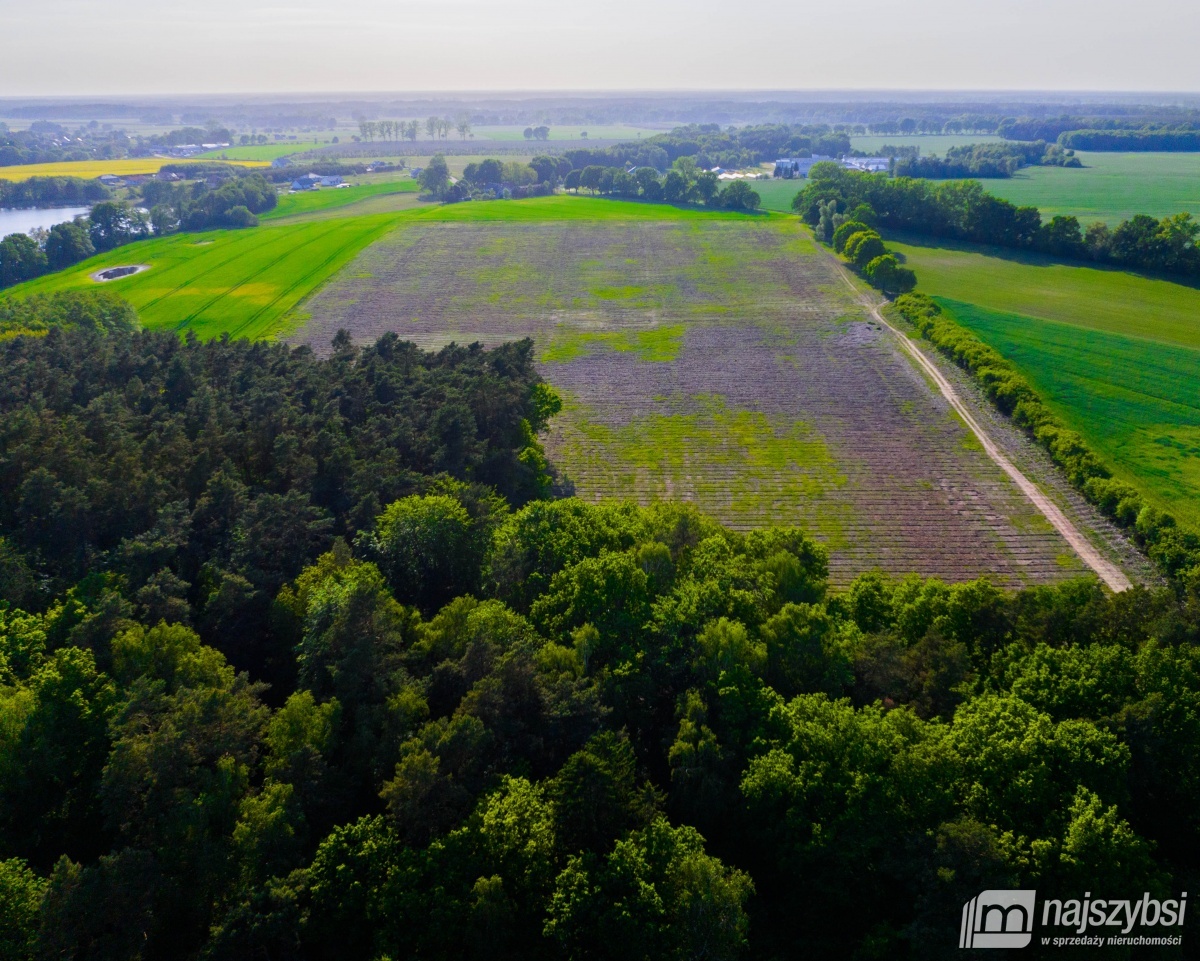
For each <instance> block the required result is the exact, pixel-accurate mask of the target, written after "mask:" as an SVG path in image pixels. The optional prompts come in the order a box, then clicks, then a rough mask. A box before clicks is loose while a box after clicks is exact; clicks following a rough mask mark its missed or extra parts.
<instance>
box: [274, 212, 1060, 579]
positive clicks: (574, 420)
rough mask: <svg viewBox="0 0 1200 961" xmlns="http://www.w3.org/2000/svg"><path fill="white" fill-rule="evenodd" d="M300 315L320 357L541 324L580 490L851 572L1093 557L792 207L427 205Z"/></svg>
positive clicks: (561, 449) (966, 568)
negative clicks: (679, 515) (384, 342)
mask: <svg viewBox="0 0 1200 961" xmlns="http://www.w3.org/2000/svg"><path fill="white" fill-rule="evenodd" d="M529 203H530V204H532V203H533V202H529ZM304 310H305V312H306V313H308V314H310V315H311V319H310V320H309V322H308V324H307V326H306V327H305V328H304V330H303V331H302V332H301V334H300V335H298V337H297V338H296V339H298V340H302V341H306V342H309V343H312V344H313V345H314V347H316V348H318V349H324V348H326V347H327V346H328V344H329V341H330V339H331V338H332V336H333V334H334V333H335V332H336V331H337V330H338V328H341V327H345V328H347V329H349V330H350V331H351V332H352V333H353V334H354V335H355V336H356V337H357V338H359V339H370V338H374V337H377V336H378V335H379V334H381V333H383V332H385V331H388V330H394V331H396V332H398V333H399V334H400V335H401V336H402V337H404V338H406V339H411V340H414V341H416V342H417V343H419V344H422V345H423V346H427V347H437V346H440V345H442V344H445V343H447V342H449V341H452V340H455V341H458V342H469V341H474V340H479V341H483V342H485V343H497V342H500V341H503V340H505V339H509V338H515V337H524V336H530V337H533V338H534V340H535V342H536V343H537V345H538V349H539V356H540V359H541V363H542V366H543V370H544V373H545V375H546V377H547V378H548V379H549V380H550V381H551V383H553V384H554V385H555V386H556V387H557V388H558V389H559V391H560V392H561V393H562V394H563V396H564V398H565V399H566V401H567V406H566V410H565V411H564V413H563V414H562V415H561V416H560V417H559V418H557V422H556V425H555V428H554V431H553V433H552V435H551V436H550V438H549V440H548V443H547V448H548V450H549V452H550V454H551V456H552V457H553V459H554V461H555V463H556V464H557V465H558V467H559V468H560V470H561V471H562V472H563V474H564V476H565V479H566V481H567V482H568V483H571V484H573V485H574V488H575V491H576V493H578V494H579V495H580V496H583V497H587V498H599V497H632V498H635V499H637V500H640V501H646V500H649V499H651V498H655V497H679V498H685V499H690V500H694V501H696V502H697V503H698V504H700V506H702V507H703V508H704V509H705V510H706V511H708V512H710V513H712V514H713V515H715V516H716V517H718V518H720V519H722V520H723V521H725V522H727V523H729V524H731V525H733V526H735V527H739V528H750V527H753V526H757V525H762V524H766V523H771V522H773V523H791V524H796V525H799V526H801V527H804V528H806V529H808V530H811V531H812V532H814V533H815V534H817V535H818V536H819V537H820V538H821V539H823V540H824V541H825V542H826V543H827V544H828V545H829V546H830V548H831V549H832V564H833V568H834V570H833V576H834V580H835V581H836V582H842V583H844V582H845V581H846V580H848V579H849V578H850V577H852V576H853V575H854V574H855V573H857V572H859V571H862V570H866V569H869V568H873V567H881V568H883V569H885V570H888V571H892V572H896V573H907V572H910V571H916V572H919V573H922V574H926V575H938V576H941V577H945V578H948V579H953V580H959V579H964V578H970V577H976V576H980V575H983V574H991V575H994V576H995V578H996V580H997V581H998V582H1000V583H1006V584H1011V585H1017V584H1021V583H1029V582H1040V581H1048V580H1054V579H1058V578H1061V577H1064V576H1067V575H1070V574H1077V573H1080V572H1081V571H1082V565H1081V563H1080V562H1079V560H1078V559H1077V558H1076V557H1075V555H1074V554H1072V553H1071V552H1070V549H1069V548H1068V547H1067V545H1066V544H1065V543H1064V542H1063V541H1062V540H1061V539H1060V538H1059V536H1058V535H1057V534H1056V533H1055V532H1054V531H1053V530H1052V529H1051V528H1050V526H1049V524H1048V523H1047V522H1046V521H1045V519H1044V518H1043V517H1042V516H1041V515H1040V514H1039V513H1037V511H1036V510H1035V509H1034V508H1033V506H1032V505H1031V504H1030V503H1029V501H1028V500H1026V499H1025V497H1024V496H1023V495H1021V494H1020V492H1019V491H1017V490H1016V488H1015V487H1014V486H1013V485H1012V484H1011V482H1010V481H1009V480H1008V479H1007V477H1005V476H1004V475H1003V474H1002V472H1001V471H1000V469H999V468H998V467H996V465H995V464H993V463H992V462H991V461H990V460H989V459H988V458H987V456H986V455H985V454H984V453H983V451H982V450H981V449H980V448H979V445H978V443H977V442H976V441H975V440H974V437H973V435H971V434H970V433H969V432H968V431H967V429H966V428H965V427H964V425H963V424H962V422H961V421H959V420H958V419H957V418H956V416H955V415H954V414H953V412H952V411H951V410H950V409H949V408H948V406H947V405H946V403H945V401H944V400H943V399H942V398H941V397H940V396H939V395H938V394H937V393H936V391H934V390H933V389H931V387H930V385H929V384H928V383H927V382H926V381H925V380H924V379H923V378H922V375H921V374H919V373H918V372H917V371H916V369H915V368H914V367H913V366H912V364H911V363H910V361H908V360H906V359H905V358H904V357H902V356H901V354H900V352H899V351H898V349H897V346H896V344H895V342H894V340H893V339H890V335H888V334H887V333H886V332H885V331H882V330H881V329H880V328H879V326H878V325H877V324H876V323H875V322H874V321H873V320H871V318H870V317H869V315H868V314H867V313H866V312H865V310H864V308H863V307H862V306H861V305H860V304H859V303H857V302H856V301H855V300H854V298H853V297H852V295H851V294H850V293H849V292H848V291H847V290H846V288H845V287H844V285H843V284H842V283H841V281H840V280H839V279H838V277H837V276H836V274H835V273H834V269H833V267H832V266H831V265H830V264H829V262H828V261H827V260H826V258H825V257H824V256H823V255H821V254H820V252H819V251H818V250H817V249H816V247H815V246H814V244H813V242H812V240H811V239H810V238H809V237H808V235H807V234H805V233H804V232H803V231H802V229H801V228H800V227H798V226H797V225H796V224H795V222H794V221H793V220H791V219H789V218H783V217H775V216H757V217H745V216H743V217H736V216H730V215H725V214H711V215H710V214H704V215H699V214H696V213H694V212H686V213H684V212H676V211H673V210H672V209H671V208H666V207H649V206H646V205H636V204H618V203H615V202H611V201H595V202H592V201H587V200H577V199H574V198H552V199H549V200H546V201H540V202H537V204H536V206H527V205H526V204H524V203H521V204H517V203H512V204H490V205H483V204H475V205H462V206H461V207H458V208H440V209H438V210H437V211H423V212H421V214H420V215H414V216H412V217H411V218H405V219H403V220H402V222H401V226H400V227H398V228H397V229H396V230H394V231H393V232H391V233H390V234H388V235H387V236H385V237H384V238H382V239H381V240H379V241H377V242H376V243H374V244H372V245H371V246H370V247H368V248H366V249H365V250H364V251H363V252H362V253H360V254H359V255H358V257H357V258H356V259H355V260H354V261H352V262H351V263H350V264H349V265H348V266H347V267H346V268H345V269H344V270H342V271H341V272H340V273H339V274H338V275H337V276H335V277H334V278H333V279H332V280H331V281H330V283H328V284H327V285H326V286H325V287H324V288H323V289H322V290H321V291H320V292H319V293H318V294H317V295H316V296H314V297H313V298H312V299H311V300H309V301H308V303H307V304H305V306H304Z"/></svg>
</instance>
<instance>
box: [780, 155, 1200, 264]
mask: <svg viewBox="0 0 1200 961" xmlns="http://www.w3.org/2000/svg"><path fill="white" fill-rule="evenodd" d="M830 202H832V203H833V204H834V206H835V208H836V209H837V210H838V211H839V212H842V213H846V212H848V211H852V210H854V209H855V208H857V207H859V206H864V207H867V208H869V209H870V210H871V211H872V213H873V215H874V216H875V217H876V218H877V225H878V227H879V228H880V229H890V230H905V231H911V232H913V233H918V234H925V235H929V236H933V237H948V238H953V239H955V240H966V241H970V242H972V243H979V244H991V245H995V246H998V247H1008V248H1013V249H1016V250H1031V251H1038V252H1042V253H1047V254H1050V255H1052V256H1056V257H1069V258H1075V259H1088V260H1093V261H1096V262H1099V263H1107V264H1113V265H1116V266H1121V267H1127V268H1133V269H1136V270H1145V271H1150V272H1154V273H1163V274H1174V275H1182V276H1188V277H1194V276H1198V275H1200V250H1198V249H1197V247H1196V244H1195V240H1196V237H1197V235H1200V224H1198V223H1197V222H1196V221H1195V220H1193V219H1192V217H1191V215H1190V214H1186V213H1184V214H1176V215H1174V216H1172V217H1163V218H1161V219H1155V218H1154V217H1150V216H1147V215H1146V214H1138V215H1136V216H1134V217H1131V218H1130V219H1128V220H1125V221H1122V223H1121V224H1119V225H1118V226H1117V227H1116V228H1109V227H1108V226H1107V225H1106V224H1104V223H1100V222H1097V223H1093V224H1090V225H1089V226H1088V228H1087V230H1086V231H1085V230H1083V229H1082V228H1081V227H1080V224H1079V220H1078V218H1076V217H1074V216H1069V215H1066V216H1064V215H1056V216H1055V217H1053V218H1051V220H1050V221H1049V222H1046V223H1043V222H1042V216H1041V213H1040V211H1039V210H1038V209H1037V208H1036V207H1017V206H1016V205H1014V204H1012V203H1009V202H1008V201H1006V200H1001V199H1000V198H998V197H995V196H993V195H992V194H989V193H987V192H986V191H985V190H984V188H983V185H982V184H980V183H979V182H978V181H974V180H966V181H953V182H949V183H943V184H936V183H930V182H929V181H927V180H921V179H914V178H909V177H898V178H891V177H889V176H888V175H886V174H867V173H862V172H860V171H853V170H846V169H844V168H842V167H841V166H840V165H838V164H833V163H819V164H814V165H813V167H812V169H811V170H810V171H809V177H808V183H807V185H806V186H805V187H804V189H803V190H801V191H800V192H799V193H798V194H797V195H796V197H795V199H794V201H793V202H792V209H793V210H795V211H796V212H797V213H799V214H800V216H801V217H802V218H803V219H804V220H805V221H806V222H807V223H809V224H812V225H814V226H816V225H818V224H819V223H820V220H821V210H822V206H823V205H828V204H829V203H830Z"/></svg>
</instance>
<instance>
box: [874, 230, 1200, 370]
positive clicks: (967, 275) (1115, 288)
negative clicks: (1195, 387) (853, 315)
mask: <svg viewBox="0 0 1200 961" xmlns="http://www.w3.org/2000/svg"><path fill="white" fill-rule="evenodd" d="M888 246H889V247H890V248H892V249H894V250H895V251H897V252H898V253H900V254H903V255H904V258H905V260H906V261H907V262H908V265H909V266H910V267H912V268H913V270H915V271H916V273H917V289H918V290H920V291H922V292H924V293H927V294H932V295H935V296H939V297H949V298H951V299H953V300H959V301H963V302H965V303H972V304H978V305H979V306H981V307H987V308H990V309H992V310H999V311H1006V312H1009V313H1014V314H1022V315H1025V316H1029V317H1039V318H1043V319H1045V320H1056V321H1061V322H1064V323H1068V324H1073V325H1076V326H1079V327H1088V328H1092V329H1095V330H1102V331H1106V332H1109V333H1114V334H1122V335H1125V336H1130V337H1140V338H1144V339H1148V340H1155V341H1159V342H1161V343H1164V344H1176V345H1180V346H1185V347H1200V290H1197V289H1196V288H1194V287H1188V286H1185V285H1183V284H1177V283H1173V282H1171V281H1169V280H1159V279H1155V278H1150V277H1141V276H1138V275H1136V274H1130V273H1126V272H1125V271H1121V270H1115V269H1102V268H1097V267H1088V266H1084V265H1081V264H1074V263H1060V262H1056V261H1054V260H1051V259H1049V258H1046V257H1041V256H1038V255H1036V254H1017V253H1014V252H1013V251H1000V250H993V249H990V248H987V249H982V250H981V249H979V248H969V247H951V246H933V245H932V244H929V243H927V242H924V241H922V242H919V243H918V242H911V243H900V242H897V241H894V240H891V239H889V240H888Z"/></svg>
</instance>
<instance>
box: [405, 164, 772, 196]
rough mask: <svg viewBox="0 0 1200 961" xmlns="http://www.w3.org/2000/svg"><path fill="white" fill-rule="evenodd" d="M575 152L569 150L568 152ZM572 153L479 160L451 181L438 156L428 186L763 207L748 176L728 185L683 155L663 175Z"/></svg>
mask: <svg viewBox="0 0 1200 961" xmlns="http://www.w3.org/2000/svg"><path fill="white" fill-rule="evenodd" d="M568 153H569V152H568ZM572 163H573V161H572V159H571V157H570V156H568V155H564V156H562V157H546V156H542V157H534V158H533V160H531V161H530V162H529V163H528V164H522V163H519V162H515V161H508V162H505V161H501V160H497V159H494V158H489V159H486V160H482V161H478V162H473V163H470V164H468V165H467V166H466V167H465V168H464V170H463V177H462V179H461V180H459V181H458V182H457V183H453V184H452V183H451V182H450V169H449V167H448V166H447V164H446V160H445V158H444V157H442V156H440V155H439V156H436V157H434V158H432V159H431V160H430V162H429V165H428V166H426V167H425V168H424V170H423V171H422V173H421V185H422V187H423V188H424V189H425V190H426V191H427V192H428V193H429V194H430V195H431V196H434V197H437V198H439V199H441V200H445V201H448V202H451V203H453V202H458V201H463V200H471V199H494V198H496V197H497V190H499V191H500V194H499V195H500V196H505V195H507V196H511V197H525V196H544V195H546V194H549V193H551V192H552V191H553V189H554V188H555V187H556V186H559V185H562V186H563V187H564V188H565V189H567V190H572V191H575V192H579V191H580V190H587V191H588V192H590V193H591V194H592V195H593V196H596V195H599V196H606V197H619V198H622V199H630V200H632V199H641V200H647V201H650V202H652V203H669V204H682V203H701V204H706V205H708V206H712V207H723V208H725V209H728V210H757V209H758V207H759V204H760V203H761V202H762V198H761V197H759V195H758V193H757V192H756V191H755V190H754V189H753V188H752V187H751V186H750V184H749V183H748V182H746V181H744V180H733V181H729V182H728V183H727V184H726V186H725V187H723V188H722V186H721V181H720V180H718V179H717V175H716V174H714V173H712V172H711V171H707V170H700V169H698V168H697V167H696V165H695V163H694V162H693V161H692V159H691V158H690V157H682V158H680V159H679V160H677V161H675V163H674V164H672V165H671V168H670V169H669V170H668V171H667V172H666V173H665V174H660V173H659V172H658V171H657V170H655V169H654V168H653V167H636V168H634V169H631V170H625V169H623V168H620V167H610V166H599V165H595V164H593V165H589V166H587V167H584V168H582V169H580V168H576V167H573V166H572Z"/></svg>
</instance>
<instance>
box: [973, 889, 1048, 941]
mask: <svg viewBox="0 0 1200 961" xmlns="http://www.w3.org/2000/svg"><path fill="white" fill-rule="evenodd" d="M1036 900H1037V892H1036V891H984V892H983V893H982V894H980V895H979V896H978V897H975V898H971V900H970V901H968V902H967V903H966V904H964V905H963V910H962V928H961V930H960V932H959V936H958V946H959V947H960V948H1023V947H1025V946H1026V945H1027V944H1029V942H1030V941H1031V940H1032V939H1033V910H1034V902H1035V901H1036Z"/></svg>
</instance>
